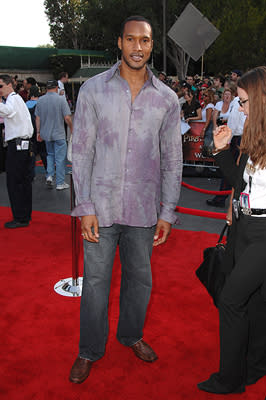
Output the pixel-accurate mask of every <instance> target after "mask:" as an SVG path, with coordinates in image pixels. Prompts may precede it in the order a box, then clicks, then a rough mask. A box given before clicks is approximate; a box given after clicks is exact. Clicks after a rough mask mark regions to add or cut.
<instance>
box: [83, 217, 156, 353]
mask: <svg viewBox="0 0 266 400" xmlns="http://www.w3.org/2000/svg"><path fill="white" fill-rule="evenodd" d="M154 232H155V226H153V227H151V228H139V227H131V226H126V225H119V224H113V225H112V226H111V227H108V228H99V235H100V239H99V243H90V242H87V241H86V240H84V275H83V289H82V298H81V307H80V352H79V355H80V357H82V358H86V359H89V360H91V361H96V360H98V359H99V358H101V357H102V356H103V355H104V352H105V344H106V341H107V337H108V299H109V291H110V284H111V278H112V268H113V262H114V257H115V252H116V248H117V245H118V244H119V253H120V261H121V266H122V277H121V287H120V316H119V321H118V328H117V339H118V340H119V341H120V342H121V343H122V344H124V345H125V346H131V345H133V344H135V343H136V342H137V341H139V340H140V339H141V338H142V336H143V332H142V330H143V325H144V321H145V316H146V310H147V306H148V303H149V299H150V294H151V288H152V275H151V265H150V258H151V253H152V245H153V236H154Z"/></svg>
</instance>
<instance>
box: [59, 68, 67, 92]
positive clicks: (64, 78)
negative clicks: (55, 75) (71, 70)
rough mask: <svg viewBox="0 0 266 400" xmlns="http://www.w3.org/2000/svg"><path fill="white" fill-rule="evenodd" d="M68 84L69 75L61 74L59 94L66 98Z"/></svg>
mask: <svg viewBox="0 0 266 400" xmlns="http://www.w3.org/2000/svg"><path fill="white" fill-rule="evenodd" d="M67 82H68V73H67V72H61V73H60V74H59V81H58V94H59V95H60V96H65V97H66V91H65V83H67Z"/></svg>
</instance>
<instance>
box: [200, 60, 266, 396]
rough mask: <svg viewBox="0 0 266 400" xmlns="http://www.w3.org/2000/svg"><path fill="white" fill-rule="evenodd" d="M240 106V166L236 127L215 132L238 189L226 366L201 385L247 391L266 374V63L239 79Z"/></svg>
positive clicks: (223, 164)
mask: <svg viewBox="0 0 266 400" xmlns="http://www.w3.org/2000/svg"><path fill="white" fill-rule="evenodd" d="M237 86H238V88H237V91H238V96H239V104H240V110H241V111H243V112H244V114H245V115H246V116H247V122H246V125H245V128H244V133H243V137H242V141H241V145H240V150H241V158H240V161H239V165H236V163H235V161H234V158H233V155H232V153H231V152H230V150H228V142H229V141H230V137H231V131H230V129H229V128H228V126H220V127H218V128H217V129H216V131H215V132H214V144H215V147H216V148H215V151H214V156H215V160H216V162H217V163H218V165H219V166H220V168H221V169H222V171H223V173H224V175H225V176H226V178H227V179H228V181H229V182H230V183H231V184H232V186H233V188H234V199H233V224H232V227H231V232H230V235H229V238H228V245H227V254H226V258H225V264H224V270H225V272H227V274H228V275H227V279H226V281H225V285H224V287H223V290H222V292H221V295H220V299H219V301H218V309H219V315H220V369H219V372H217V373H214V374H212V375H211V377H210V378H209V379H208V380H207V381H204V382H201V383H199V384H198V387H199V389H201V390H204V391H206V392H211V393H218V394H226V393H242V392H244V391H245V386H246V385H250V384H253V383H255V382H256V381H257V380H258V379H260V378H261V377H262V376H264V375H266V250H265V246H266V67H265V66H262V67H257V68H254V69H253V70H251V71H249V72H247V73H246V74H245V75H243V76H242V77H241V78H240V79H239V80H238V82H237Z"/></svg>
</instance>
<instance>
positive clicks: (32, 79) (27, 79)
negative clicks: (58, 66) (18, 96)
mask: <svg viewBox="0 0 266 400" xmlns="http://www.w3.org/2000/svg"><path fill="white" fill-rule="evenodd" d="M26 81H27V83H29V84H30V85H36V83H37V82H36V79H34V78H32V77H31V76H30V77H29V78H26Z"/></svg>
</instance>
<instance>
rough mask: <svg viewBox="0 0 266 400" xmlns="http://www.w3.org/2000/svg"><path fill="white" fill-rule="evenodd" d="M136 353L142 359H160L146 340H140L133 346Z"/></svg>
mask: <svg viewBox="0 0 266 400" xmlns="http://www.w3.org/2000/svg"><path fill="white" fill-rule="evenodd" d="M131 349H132V350H133V351H134V353H135V355H136V356H137V357H138V358H140V359H141V360H142V361H146V362H153V361H156V360H157V359H158V356H157V354H156V353H155V352H154V351H153V350H152V348H151V346H149V345H148V344H147V343H145V342H144V340H142V339H141V340H139V341H138V342H137V343H135V344H133V346H131Z"/></svg>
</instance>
